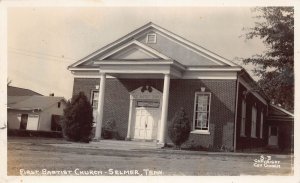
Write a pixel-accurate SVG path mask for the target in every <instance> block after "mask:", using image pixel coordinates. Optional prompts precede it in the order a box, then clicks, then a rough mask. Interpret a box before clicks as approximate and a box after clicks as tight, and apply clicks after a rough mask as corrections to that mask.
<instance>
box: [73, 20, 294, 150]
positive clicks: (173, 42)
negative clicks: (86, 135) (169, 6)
mask: <svg viewBox="0 0 300 183" xmlns="http://www.w3.org/2000/svg"><path fill="white" fill-rule="evenodd" d="M68 69H69V70H70V71H71V72H72V74H73V75H74V88H73V94H78V93H79V92H80V91H83V92H85V94H86V95H87V96H88V97H89V98H90V100H91V104H92V106H93V108H94V119H96V120H95V121H96V123H97V124H96V132H95V138H96V139H99V138H100V137H101V128H102V127H103V125H104V123H106V122H107V121H108V120H109V119H114V120H115V121H116V126H117V127H116V128H117V129H116V130H117V131H118V133H119V135H120V136H121V137H123V138H126V139H128V140H130V139H134V140H153V141H157V142H159V143H161V144H165V143H169V142H171V141H170V139H169V137H168V135H167V126H168V123H170V120H171V119H172V118H173V117H174V115H175V113H176V112H177V111H178V110H180V108H184V109H185V111H186V112H187V115H188V118H189V120H190V121H191V129H192V130H191V133H190V137H189V140H188V142H189V143H194V145H199V146H203V147H216V148H221V147H222V148H225V149H227V150H239V149H243V148H245V146H247V148H256V147H264V146H266V145H267V143H268V133H267V128H268V127H267V124H266V119H267V114H268V108H269V101H268V99H267V97H266V96H265V95H263V93H262V92H260V91H258V90H257V85H256V82H255V81H254V80H253V79H252V78H251V77H250V76H249V74H248V73H247V72H246V71H245V70H244V69H243V68H242V67H241V66H239V65H237V64H235V63H233V62H231V61H229V60H227V59H225V58H223V57H221V56H219V55H217V54H215V53H212V52H210V51H208V50H207V49H205V48H203V47H200V46H198V45H196V44H194V43H192V42H190V41H188V40H186V39H184V38H182V37H180V36H178V35H176V34H174V33H172V32H170V31H168V30H166V29H164V28H162V27H159V26H157V25H155V24H153V23H151V22H150V23H148V24H146V25H144V26H142V27H140V28H138V29H136V30H134V31H133V32H131V33H129V34H127V35H125V36H124V37H121V38H120V39H118V40H116V41H115V42H113V43H111V44H108V45H107V46H105V47H103V48H101V49H99V50H98V51H95V52H94V53H92V54H90V55H88V56H86V57H85V58H83V59H81V60H79V61H78V62H76V63H74V64H72V65H70V66H69V67H68ZM288 133H290V131H289V132H288Z"/></svg>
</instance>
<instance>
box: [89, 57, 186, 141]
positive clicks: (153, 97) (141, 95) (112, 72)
mask: <svg viewBox="0 0 300 183" xmlns="http://www.w3.org/2000/svg"><path fill="white" fill-rule="evenodd" d="M95 64H97V65H98V66H99V68H100V69H99V72H100V88H99V95H98V97H99V98H98V101H99V102H98V108H97V120H96V121H97V125H96V133H95V139H98V140H99V139H100V137H101V128H102V122H103V108H104V107H105V106H104V97H105V83H106V76H107V75H109V76H113V77H118V78H161V79H163V83H164V84H163V92H160V91H158V90H157V89H155V88H153V87H151V86H141V87H139V88H137V89H135V90H134V91H131V92H130V106H129V118H128V130H127V136H126V137H127V139H143V140H157V141H158V142H159V143H161V144H164V143H165V138H166V128H167V117H168V103H169V88H170V78H171V77H174V78H180V77H181V76H182V71H183V69H184V67H183V66H182V65H181V64H179V63H177V62H176V61H172V60H163V61H126V62H124V61H109V62H107V61H98V62H95ZM129 64H130V66H129Z"/></svg>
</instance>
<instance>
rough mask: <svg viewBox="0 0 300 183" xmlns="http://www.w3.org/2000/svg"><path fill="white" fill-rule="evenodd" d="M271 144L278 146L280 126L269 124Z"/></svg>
mask: <svg viewBox="0 0 300 183" xmlns="http://www.w3.org/2000/svg"><path fill="white" fill-rule="evenodd" d="M269 146H278V127H277V126H269Z"/></svg>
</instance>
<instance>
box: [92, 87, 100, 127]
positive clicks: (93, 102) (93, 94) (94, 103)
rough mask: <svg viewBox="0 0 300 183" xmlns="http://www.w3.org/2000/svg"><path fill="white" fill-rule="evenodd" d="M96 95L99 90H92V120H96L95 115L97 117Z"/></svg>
mask: <svg viewBox="0 0 300 183" xmlns="http://www.w3.org/2000/svg"><path fill="white" fill-rule="evenodd" d="M98 95H99V91H97V90H93V91H92V94H91V96H92V97H91V103H92V107H93V117H94V121H96V117H97V108H98Z"/></svg>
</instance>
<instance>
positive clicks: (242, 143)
mask: <svg viewBox="0 0 300 183" xmlns="http://www.w3.org/2000/svg"><path fill="white" fill-rule="evenodd" d="M244 91H247V89H246V88H245V86H244V85H242V84H240V83H239V91H238V110H237V129H236V132H237V133H236V135H237V138H236V143H237V144H236V149H237V150H243V149H251V148H258V147H264V146H266V145H267V139H268V132H267V130H268V129H267V126H266V118H267V116H266V112H267V106H266V105H265V104H264V103H262V102H261V101H260V100H258V99H257V98H256V97H255V96H254V95H253V94H252V93H248V94H247V96H246V99H245V100H246V124H245V126H246V128H245V134H246V137H243V136H241V135H240V131H241V121H242V116H241V114H242V99H243V98H244V96H243V92H244ZM253 105H256V108H257V118H256V119H257V120H256V136H257V138H253V137H251V121H252V119H251V118H252V106H253ZM261 111H263V113H264V123H263V138H260V118H261Z"/></svg>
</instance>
